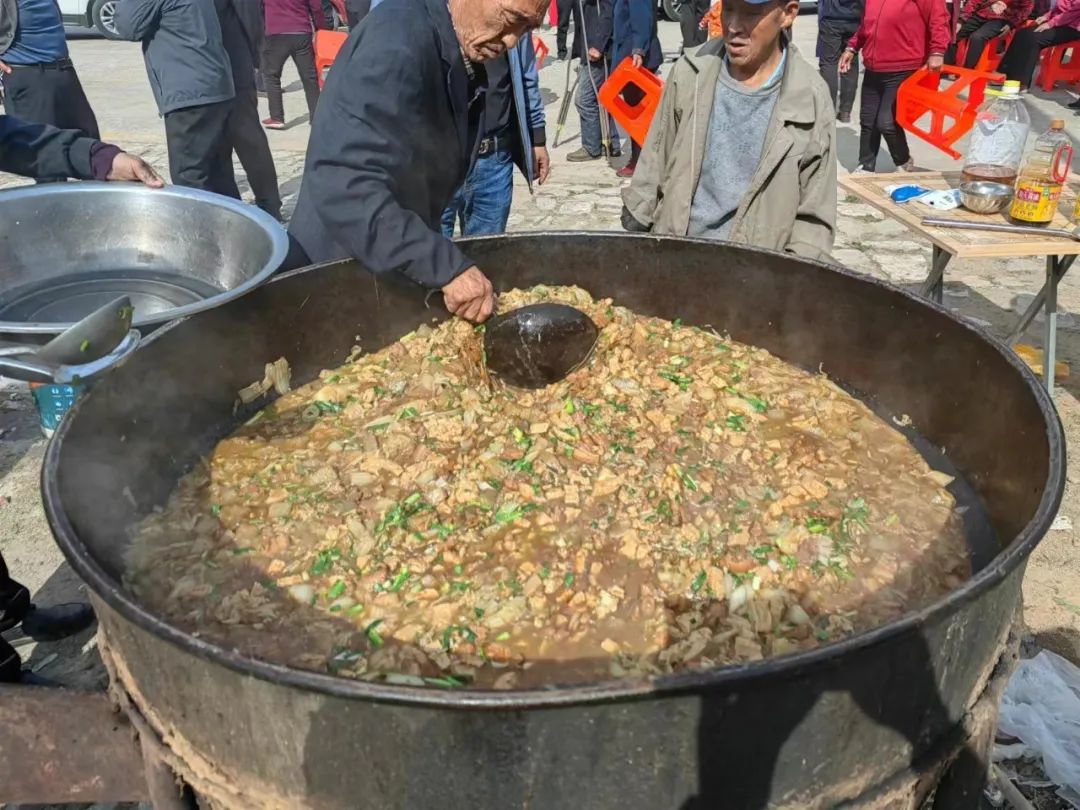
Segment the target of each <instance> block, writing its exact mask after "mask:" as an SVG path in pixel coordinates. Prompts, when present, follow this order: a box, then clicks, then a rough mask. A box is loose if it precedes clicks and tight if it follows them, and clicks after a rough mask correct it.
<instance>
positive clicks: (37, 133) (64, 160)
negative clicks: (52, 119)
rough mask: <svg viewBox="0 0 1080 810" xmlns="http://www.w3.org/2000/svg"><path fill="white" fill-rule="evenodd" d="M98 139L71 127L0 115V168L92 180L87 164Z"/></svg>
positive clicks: (36, 175)
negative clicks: (31, 122)
mask: <svg viewBox="0 0 1080 810" xmlns="http://www.w3.org/2000/svg"><path fill="white" fill-rule="evenodd" d="M100 144H101V142H100V141H96V140H94V139H93V138H85V137H83V136H82V133H81V132H79V131H78V130H74V129H57V128H56V127H51V126H48V125H47V124H30V123H26V122H25V121H19V120H18V119H16V118H12V117H11V116H10V115H0V171H4V172H10V173H11V174H21V175H22V176H24V177H59V176H61V175H62V176H64V177H74V178H78V179H80V180H92V179H94V169H93V165H92V163H91V158H92V157H93V154H94V152H95V151H96V149H98V148H100Z"/></svg>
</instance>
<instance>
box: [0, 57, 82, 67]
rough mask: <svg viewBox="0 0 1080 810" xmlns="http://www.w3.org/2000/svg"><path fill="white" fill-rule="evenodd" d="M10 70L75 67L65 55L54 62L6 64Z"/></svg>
mask: <svg viewBox="0 0 1080 810" xmlns="http://www.w3.org/2000/svg"><path fill="white" fill-rule="evenodd" d="M8 67H10V68H11V69H12V70H25V69H26V68H37V69H38V70H70V69H71V68H73V67H75V63H74V62H72V61H71V60H70V59H68V58H67V57H65V58H63V59H57V60H56V61H55V62H41V63H39V64H36V65H12V64H10V63H9V64H8Z"/></svg>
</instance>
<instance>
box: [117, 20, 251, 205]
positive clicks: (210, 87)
mask: <svg viewBox="0 0 1080 810" xmlns="http://www.w3.org/2000/svg"><path fill="white" fill-rule="evenodd" d="M114 19H115V22H116V32H117V34H118V35H119V36H120V37H121V39H127V40H131V41H132V42H141V43H142V49H143V59H144V60H145V62H146V72H147V76H148V77H149V79H150V89H151V90H153V92H154V100H155V101H156V102H157V106H158V112H159V113H160V114H161V116H162V118H164V119H165V143H166V145H167V146H168V149H169V174H170V176H171V178H172V182H173V183H175V184H176V185H178V186H187V187H188V188H198V189H203V190H204V191H213V192H215V193H217V194H224V195H225V196H226V197H233V198H235V199H237V200H238V199H240V190H239V189H238V188H237V187H236V177H235V175H234V174H233V164H232V144H231V142H230V140H229V115H230V113H231V112H232V109H233V103H232V102H233V97H234V96H235V95H236V93H235V89H234V87H233V77H232V73H233V71H232V65H231V64H230V62H229V55H228V54H227V53H226V52H225V46H224V45H223V44H222V33H221V21H220V20H219V19H218V13H217V7H216V5H215V2H214V0H123V2H121V3H117V5H116V16H115V18H114Z"/></svg>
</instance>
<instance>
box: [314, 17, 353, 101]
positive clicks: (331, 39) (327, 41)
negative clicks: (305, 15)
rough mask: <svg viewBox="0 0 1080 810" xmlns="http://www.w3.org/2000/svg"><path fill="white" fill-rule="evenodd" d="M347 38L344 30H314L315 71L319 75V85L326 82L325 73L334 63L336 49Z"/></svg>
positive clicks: (336, 53)
mask: <svg viewBox="0 0 1080 810" xmlns="http://www.w3.org/2000/svg"><path fill="white" fill-rule="evenodd" d="M348 38H349V35H348V34H347V33H346V32H344V31H327V30H319V31H316V32H315V42H314V45H315V73H316V74H317V75H318V77H319V87H322V86H323V84H324V83H325V82H326V73H327V71H328V70H329V69H330V66H331V65H332V64H334V60H335V59H337V55H338V51H340V50H341V46H342V45H344V44H345V40H347V39H348Z"/></svg>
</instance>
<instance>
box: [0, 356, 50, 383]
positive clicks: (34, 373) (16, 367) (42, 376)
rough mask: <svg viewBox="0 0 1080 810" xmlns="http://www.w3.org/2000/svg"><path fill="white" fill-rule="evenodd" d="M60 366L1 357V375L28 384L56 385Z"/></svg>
mask: <svg viewBox="0 0 1080 810" xmlns="http://www.w3.org/2000/svg"><path fill="white" fill-rule="evenodd" d="M59 368H60V367H59V366H54V365H50V364H48V363H38V362H35V361H33V360H27V359H26V358H25V356H24V357H2V356H0V375H3V376H4V377H10V378H11V379H13V380H22V381H23V382H28V383H55V382H58V380H57V379H56V372H57V371H58V370H59Z"/></svg>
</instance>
